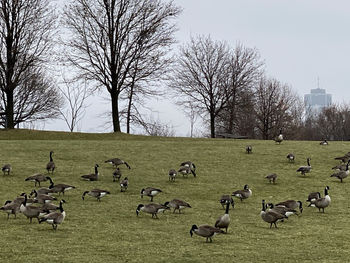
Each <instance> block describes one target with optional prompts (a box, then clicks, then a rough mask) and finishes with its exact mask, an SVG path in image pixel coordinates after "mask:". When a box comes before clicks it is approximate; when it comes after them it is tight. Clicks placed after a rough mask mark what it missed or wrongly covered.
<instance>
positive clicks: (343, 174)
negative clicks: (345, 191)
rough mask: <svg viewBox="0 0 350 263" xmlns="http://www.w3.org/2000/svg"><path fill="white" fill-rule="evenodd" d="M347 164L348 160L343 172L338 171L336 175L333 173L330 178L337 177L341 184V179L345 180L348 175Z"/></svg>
mask: <svg viewBox="0 0 350 263" xmlns="http://www.w3.org/2000/svg"><path fill="white" fill-rule="evenodd" d="M349 163H350V160H349V161H348V162H347V164H346V167H345V171H339V172H337V173H334V174H332V175H331V177H337V178H338V179H340V182H341V183H342V182H343V179H345V178H346V177H348V175H349Z"/></svg>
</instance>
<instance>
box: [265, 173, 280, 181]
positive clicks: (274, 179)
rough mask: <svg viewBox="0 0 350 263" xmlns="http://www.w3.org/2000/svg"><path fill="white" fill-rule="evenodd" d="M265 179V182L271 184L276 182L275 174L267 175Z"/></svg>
mask: <svg viewBox="0 0 350 263" xmlns="http://www.w3.org/2000/svg"><path fill="white" fill-rule="evenodd" d="M265 178H266V179H267V180H269V182H270V183H271V182H272V183H275V182H276V180H277V174H269V175H267V176H265Z"/></svg>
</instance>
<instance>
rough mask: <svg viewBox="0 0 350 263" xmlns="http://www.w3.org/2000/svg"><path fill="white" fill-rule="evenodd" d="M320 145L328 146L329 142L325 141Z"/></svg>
mask: <svg viewBox="0 0 350 263" xmlns="http://www.w3.org/2000/svg"><path fill="white" fill-rule="evenodd" d="M320 145H328V141H327V140H326V139H324V140H323V141H322V142H320Z"/></svg>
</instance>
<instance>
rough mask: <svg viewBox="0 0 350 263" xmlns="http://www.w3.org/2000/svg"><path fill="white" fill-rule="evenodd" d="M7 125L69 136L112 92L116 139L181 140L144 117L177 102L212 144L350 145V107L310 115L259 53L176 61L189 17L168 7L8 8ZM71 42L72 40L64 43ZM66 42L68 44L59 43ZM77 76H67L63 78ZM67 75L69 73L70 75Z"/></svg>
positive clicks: (3, 110) (201, 42)
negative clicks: (64, 131)
mask: <svg viewBox="0 0 350 263" xmlns="http://www.w3.org/2000/svg"><path fill="white" fill-rule="evenodd" d="M0 2H1V6H0V91H1V92H0V125H1V126H3V127H5V128H9V129H13V128H15V126H16V125H18V124H20V123H23V122H28V121H37V120H42V119H48V118H58V117H60V118H62V119H63V120H64V121H65V122H66V124H67V126H68V128H69V130H70V131H74V129H75V128H76V125H77V123H78V122H79V120H80V119H81V118H82V116H83V115H84V109H85V107H86V105H85V100H86V99H87V98H88V96H89V95H90V94H93V93H95V92H97V91H101V90H104V91H107V92H108V94H109V100H110V105H111V108H110V112H111V114H110V116H111V122H112V125H113V131H114V132H120V131H121V123H124V124H125V126H126V132H127V133H130V132H131V126H132V125H134V126H138V127H142V128H143V129H144V130H145V132H146V133H148V134H153V135H168V136H169V135H173V132H169V129H168V126H167V125H165V126H164V125H162V124H161V123H159V122H158V121H154V120H152V118H148V117H145V116H144V114H143V112H142V111H143V107H144V104H145V101H146V100H147V99H149V98H154V97H156V96H169V94H171V99H172V100H173V101H174V102H175V103H176V104H177V105H178V107H179V108H180V109H182V110H183V111H184V113H185V115H186V116H188V117H189V118H190V120H191V135H192V133H193V121H194V120H195V119H196V118H197V117H201V118H202V119H203V120H205V123H207V124H208V127H209V128H208V131H209V133H210V137H216V135H217V133H230V134H239V135H244V136H248V137H250V138H261V139H271V138H273V137H274V136H275V135H276V134H277V132H278V131H279V129H281V128H282V129H283V131H284V134H285V135H286V136H287V138H288V137H289V138H290V139H322V138H328V139H342V140H344V139H348V133H347V130H348V129H347V128H344V127H347V125H349V114H348V112H349V107H347V106H341V107H340V106H336V105H333V106H331V107H330V108H327V109H324V110H323V111H322V112H320V113H317V114H307V115H306V114H305V112H307V111H306V110H305V107H304V105H303V102H302V100H301V99H300V97H299V96H298V95H297V94H296V93H295V92H294V91H293V89H292V88H291V87H290V86H289V85H288V84H285V83H282V82H280V81H279V80H277V79H275V78H271V77H268V76H267V74H266V72H265V65H264V61H263V60H262V59H261V57H260V54H259V52H258V50H257V49H254V48H248V47H245V46H244V45H242V44H237V45H236V46H235V47H231V46H230V45H229V44H228V43H226V42H224V41H217V40H214V39H212V38H211V37H210V36H194V37H192V38H191V40H190V41H189V42H188V43H185V44H183V45H182V46H181V47H180V49H179V51H178V52H177V53H176V54H174V51H173V47H174V44H175V43H176V38H175V32H176V31H177V27H176V22H177V18H178V17H179V16H180V15H181V12H182V9H181V7H179V6H177V5H175V4H174V1H162V0H118V1H117V0H75V1H67V3H66V4H65V7H64V8H63V10H62V12H59V11H60V10H58V9H57V8H55V7H54V5H53V1H50V0H15V1H14V0H0ZM62 32H63V33H62ZM58 36H61V37H58ZM62 67H63V68H68V70H66V71H65V73H64V71H61V74H59V76H57V74H52V72H53V71H56V72H57V71H59V70H57V68H62ZM67 71H68V72H67Z"/></svg>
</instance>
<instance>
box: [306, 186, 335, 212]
mask: <svg viewBox="0 0 350 263" xmlns="http://www.w3.org/2000/svg"><path fill="white" fill-rule="evenodd" d="M330 203H331V198H330V196H329V195H328V187H326V188H325V189H324V197H322V198H318V199H316V200H312V201H311V202H310V204H309V205H308V206H313V207H317V208H318V211H319V212H321V209H322V212H323V213H324V209H325V208H326V207H328V206H329V205H330Z"/></svg>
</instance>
